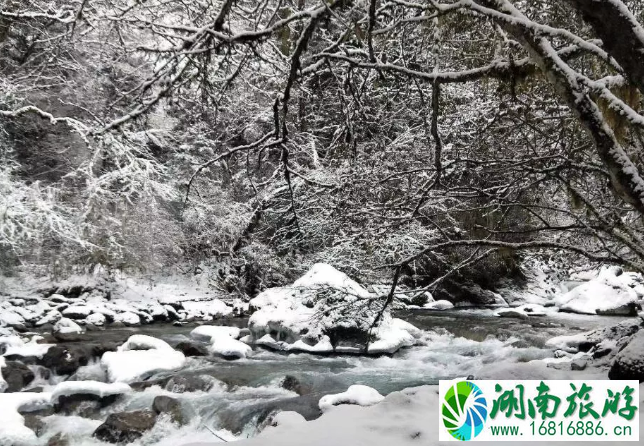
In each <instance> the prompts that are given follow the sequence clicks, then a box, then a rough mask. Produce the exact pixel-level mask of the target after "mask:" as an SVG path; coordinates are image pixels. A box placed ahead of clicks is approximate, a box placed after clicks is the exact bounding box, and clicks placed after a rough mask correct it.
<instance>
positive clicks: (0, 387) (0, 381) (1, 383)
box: [0, 356, 9, 393]
mask: <svg viewBox="0 0 644 446" xmlns="http://www.w3.org/2000/svg"><path fill="white" fill-rule="evenodd" d="M5 365H6V362H5V359H4V357H2V356H0V393H4V391H5V390H7V388H8V387H9V384H7V381H6V380H5V379H4V377H3V376H2V369H3V367H4V366H5Z"/></svg>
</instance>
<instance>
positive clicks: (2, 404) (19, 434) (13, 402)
mask: <svg viewBox="0 0 644 446" xmlns="http://www.w3.org/2000/svg"><path fill="white" fill-rule="evenodd" d="M50 399H51V394H50V393H47V392H43V393H31V392H17V393H2V394H0V420H2V422H1V423H0V445H11V446H31V445H33V444H37V440H38V439H37V438H36V434H35V433H34V431H32V430H31V429H29V428H28V427H26V426H25V425H24V418H23V417H22V415H20V413H19V411H31V410H38V409H42V408H46V407H48V406H49V405H50Z"/></svg>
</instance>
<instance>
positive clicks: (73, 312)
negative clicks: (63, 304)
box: [62, 305, 93, 320]
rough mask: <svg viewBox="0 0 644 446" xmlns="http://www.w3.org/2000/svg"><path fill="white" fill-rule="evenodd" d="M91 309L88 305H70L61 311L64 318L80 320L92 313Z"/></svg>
mask: <svg viewBox="0 0 644 446" xmlns="http://www.w3.org/2000/svg"><path fill="white" fill-rule="evenodd" d="M92 311H93V310H92V307H90V306H89V305H70V306H69V307H67V308H65V309H64V310H63V311H62V313H63V316H64V317H66V318H69V319H77V320H82V319H85V318H86V317H87V316H89V315H90V314H92Z"/></svg>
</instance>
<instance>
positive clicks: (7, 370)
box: [1, 361, 35, 392]
mask: <svg viewBox="0 0 644 446" xmlns="http://www.w3.org/2000/svg"><path fill="white" fill-rule="evenodd" d="M1 376H2V377H4V379H5V381H6V382H7V390H6V392H19V391H20V390H21V389H24V388H25V387H27V386H28V385H29V384H30V383H31V382H32V381H33V380H34V378H35V376H34V372H32V371H31V369H29V367H27V366H26V365H24V364H23V363H22V362H19V361H6V363H5V365H4V367H2V375H1Z"/></svg>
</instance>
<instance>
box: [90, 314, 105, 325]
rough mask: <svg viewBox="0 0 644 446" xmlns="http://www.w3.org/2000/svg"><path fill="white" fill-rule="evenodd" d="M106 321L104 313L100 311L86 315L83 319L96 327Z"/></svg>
mask: <svg viewBox="0 0 644 446" xmlns="http://www.w3.org/2000/svg"><path fill="white" fill-rule="evenodd" d="M106 322H107V319H106V317H105V315H104V314H102V313H92V314H90V315H89V316H87V319H85V323H86V324H90V325H95V326H97V327H102V326H103V325H105V324H106Z"/></svg>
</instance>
